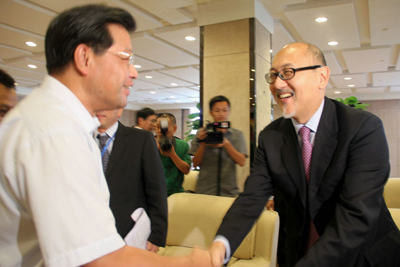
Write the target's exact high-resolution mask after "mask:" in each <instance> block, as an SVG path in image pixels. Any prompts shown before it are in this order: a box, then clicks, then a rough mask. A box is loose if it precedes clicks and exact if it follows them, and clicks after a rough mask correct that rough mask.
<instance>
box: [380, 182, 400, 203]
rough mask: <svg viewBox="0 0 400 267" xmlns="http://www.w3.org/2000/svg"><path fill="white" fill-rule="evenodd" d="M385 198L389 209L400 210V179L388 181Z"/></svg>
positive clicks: (384, 193)
mask: <svg viewBox="0 0 400 267" xmlns="http://www.w3.org/2000/svg"><path fill="white" fill-rule="evenodd" d="M383 197H384V198H385V202H386V205H387V207H388V208H396V209H400V178H389V179H388V181H387V183H386V185H385V189H384V191H383Z"/></svg>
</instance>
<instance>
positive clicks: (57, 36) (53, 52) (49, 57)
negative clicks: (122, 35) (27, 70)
mask: <svg viewBox="0 0 400 267" xmlns="http://www.w3.org/2000/svg"><path fill="white" fill-rule="evenodd" d="M110 23H116V24H120V25H122V26H123V27H124V28H125V29H126V30H127V31H128V32H133V31H134V30H135V29H136V23H135V20H134V19H133V17H132V15H131V14H129V13H128V12H127V11H125V10H123V9H120V8H114V7H108V6H104V5H86V6H81V7H76V8H72V9H69V10H67V11H65V12H63V13H61V14H60V15H58V16H57V17H56V18H54V19H53V21H52V22H51V23H50V26H49V28H48V29H47V32H46V38H45V52H46V62H47V65H46V68H47V72H48V73H49V74H53V73H59V72H61V71H63V70H64V68H65V67H66V66H67V65H68V64H69V63H70V62H71V61H72V60H73V58H74V52H75V49H76V47H77V46H78V45H80V44H86V45H88V46H90V47H91V48H93V51H94V53H96V54H102V53H104V50H106V49H107V48H109V47H110V46H112V44H113V39H112V37H111V34H110V32H109V30H108V25H109V24H110Z"/></svg>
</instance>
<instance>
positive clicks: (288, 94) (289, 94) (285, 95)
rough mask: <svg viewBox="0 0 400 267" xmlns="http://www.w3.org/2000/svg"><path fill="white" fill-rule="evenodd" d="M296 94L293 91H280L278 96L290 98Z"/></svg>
mask: <svg viewBox="0 0 400 267" xmlns="http://www.w3.org/2000/svg"><path fill="white" fill-rule="evenodd" d="M293 95H294V94H293V93H291V92H290V93H289V92H285V93H280V94H278V95H277V96H278V98H279V99H287V98H289V97H292V96H293Z"/></svg>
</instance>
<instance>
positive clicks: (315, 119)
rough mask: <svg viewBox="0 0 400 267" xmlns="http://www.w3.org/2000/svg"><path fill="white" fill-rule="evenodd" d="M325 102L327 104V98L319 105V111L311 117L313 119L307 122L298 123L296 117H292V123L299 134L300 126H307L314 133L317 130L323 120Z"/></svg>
mask: <svg viewBox="0 0 400 267" xmlns="http://www.w3.org/2000/svg"><path fill="white" fill-rule="evenodd" d="M324 104H325V98H324V99H322V102H321V105H320V106H319V108H318V110H317V112H315V113H314V115H313V116H312V117H311V119H309V120H308V121H307V122H306V124H301V123H298V122H297V121H296V120H295V119H293V118H291V120H292V124H293V126H294V128H295V130H296V133H297V134H298V133H299V131H300V128H301V127H303V126H307V127H308V128H310V129H311V131H312V132H314V133H316V132H317V130H318V125H319V121H320V120H321V115H322V110H323V109H324Z"/></svg>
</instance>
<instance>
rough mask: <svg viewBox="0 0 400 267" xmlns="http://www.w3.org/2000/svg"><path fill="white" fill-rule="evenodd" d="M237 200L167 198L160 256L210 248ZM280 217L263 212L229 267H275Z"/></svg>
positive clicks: (183, 195)
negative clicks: (163, 236)
mask: <svg viewBox="0 0 400 267" xmlns="http://www.w3.org/2000/svg"><path fill="white" fill-rule="evenodd" d="M233 201H234V198H229V197H217V196H208V195H201V194H188V193H179V194H174V195H171V196H170V197H169V198H168V235H167V245H166V248H162V249H160V252H159V253H160V254H162V255H168V256H181V255H187V254H189V253H191V250H192V249H193V248H194V247H203V248H208V247H210V246H211V244H212V242H213V240H214V237H215V233H216V231H217V230H218V227H219V225H220V224H221V221H222V218H223V217H224V215H225V213H226V212H227V210H228V209H229V207H230V206H231V205H232V203H233ZM278 233H279V216H278V214H277V213H276V212H274V211H267V210H265V211H263V213H262V214H261V216H260V218H259V220H258V221H257V223H256V224H255V225H254V226H253V228H252V230H251V231H250V233H249V234H248V235H247V237H246V238H245V239H244V241H243V243H242V244H241V246H240V247H239V248H238V250H237V251H236V252H235V254H234V255H233V257H232V259H231V261H230V263H229V264H228V266H232V267H240V266H243V267H244V266H246V267H250V266H274V267H275V266H276V253H277V242H278Z"/></svg>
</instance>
